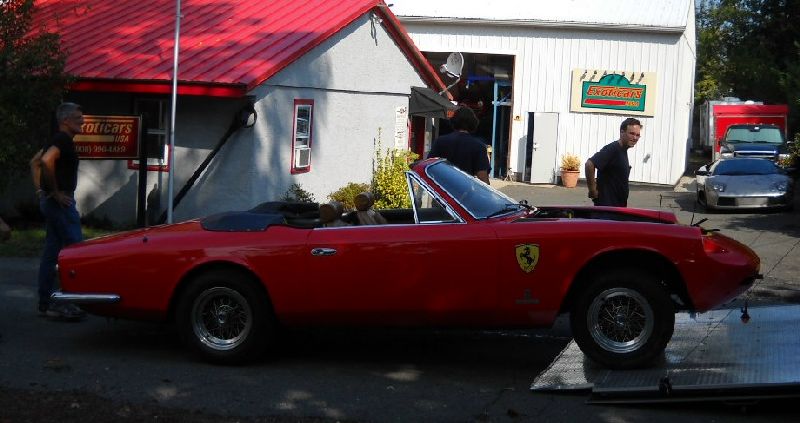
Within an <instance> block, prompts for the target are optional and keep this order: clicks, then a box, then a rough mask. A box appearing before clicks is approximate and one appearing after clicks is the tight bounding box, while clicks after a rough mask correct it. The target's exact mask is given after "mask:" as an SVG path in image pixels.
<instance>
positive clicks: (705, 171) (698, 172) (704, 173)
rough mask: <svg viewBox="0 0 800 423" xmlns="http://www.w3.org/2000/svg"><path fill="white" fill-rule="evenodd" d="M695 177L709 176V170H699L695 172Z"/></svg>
mask: <svg viewBox="0 0 800 423" xmlns="http://www.w3.org/2000/svg"><path fill="white" fill-rule="evenodd" d="M694 176H708V171H707V170H702V169H698V170H697V171H695V172H694Z"/></svg>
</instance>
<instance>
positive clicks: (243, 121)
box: [158, 103, 258, 224]
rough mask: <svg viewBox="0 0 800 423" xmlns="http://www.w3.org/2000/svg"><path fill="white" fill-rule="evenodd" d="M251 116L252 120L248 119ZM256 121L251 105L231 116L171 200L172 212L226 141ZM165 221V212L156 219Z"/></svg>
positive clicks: (256, 116) (161, 221)
mask: <svg viewBox="0 0 800 423" xmlns="http://www.w3.org/2000/svg"><path fill="white" fill-rule="evenodd" d="M251 116H252V120H251V118H250V117H251ZM257 119H258V114H257V113H256V110H255V107H254V105H253V104H252V103H249V104H247V105H245V106H244V107H242V109H240V110H239V111H238V112H236V114H235V115H234V116H233V120H232V121H231V124H230V126H229V127H228V130H227V131H225V134H224V135H223V136H222V138H221V139H220V140H219V142H218V143H217V145H216V146H215V147H214V149H213V150H211V152H210V153H208V156H206V159H205V160H203V163H200V166H198V167H197V169H196V170H195V171H194V174H193V175H192V177H191V178H189V180H187V181H186V183H185V184H184V185H183V188H181V190H180V191H179V192H178V195H176V196H175V199H173V200H172V209H173V210H174V209H175V208H176V207H178V204H180V202H181V200H182V199H183V197H185V196H186V193H188V192H189V190H190V189H191V188H192V186H193V185H194V183H195V182H196V181H197V179H198V178H200V175H201V174H203V171H205V170H206V168H207V167H208V165H209V164H210V163H211V160H213V159H214V156H216V155H217V153H219V150H220V149H222V146H224V145H225V143H227V142H228V139H230V137H231V135H233V134H234V133H235V132H236V131H238V130H239V129H241V128H250V127H252V126H253V125H255V123H256V120H257ZM166 220H167V211H166V210H165V211H164V212H163V213H161V217H160V218H159V219H158V223H159V224H162V223H164V222H166Z"/></svg>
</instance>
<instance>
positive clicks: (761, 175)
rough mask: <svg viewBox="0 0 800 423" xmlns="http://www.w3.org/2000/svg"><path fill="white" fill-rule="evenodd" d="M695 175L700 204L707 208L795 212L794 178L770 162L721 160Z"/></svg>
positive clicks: (749, 159)
mask: <svg viewBox="0 0 800 423" xmlns="http://www.w3.org/2000/svg"><path fill="white" fill-rule="evenodd" d="M695 175H696V177H697V178H696V182H697V202H698V203H700V204H702V205H703V206H705V207H706V209H759V208H784V209H791V208H792V207H793V204H794V195H793V194H794V179H793V178H791V177H790V176H789V175H788V174H787V172H786V170H785V169H783V168H781V167H780V166H778V165H777V164H776V163H775V162H773V161H771V160H768V159H760V158H732V159H720V160H717V161H716V162H714V163H711V164H709V165H705V166H702V167H700V169H698V170H697V172H695Z"/></svg>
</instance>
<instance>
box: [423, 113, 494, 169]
mask: <svg viewBox="0 0 800 423" xmlns="http://www.w3.org/2000/svg"><path fill="white" fill-rule="evenodd" d="M450 124H451V125H452V126H453V132H451V133H449V134H447V135H442V136H441V137H439V138H436V139H435V140H433V145H432V146H431V151H430V153H428V157H442V158H445V159H447V160H449V161H450V163H453V164H454V165H455V166H456V167H457V168H459V169H461V170H463V171H464V172H466V173H468V174H470V175H472V176H475V177H477V178H478V179H480V180H481V181H483V182H486V183H487V184H488V183H489V169H490V168H491V167H490V165H489V156H488V155H487V154H486V144H485V143H484V142H483V141H481V140H480V139H479V138H477V137H474V136H472V135H471V133H472V132H475V130H476V129H477V128H478V118H477V117H476V116H475V112H473V111H472V110H471V109H470V108H469V107H460V108H459V109H457V110H456V111H455V113H454V114H453V117H452V118H450Z"/></svg>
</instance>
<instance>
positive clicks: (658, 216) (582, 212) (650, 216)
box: [526, 206, 678, 224]
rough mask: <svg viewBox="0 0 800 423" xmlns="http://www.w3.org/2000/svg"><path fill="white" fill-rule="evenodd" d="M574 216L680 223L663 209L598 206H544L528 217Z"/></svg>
mask: <svg viewBox="0 0 800 423" xmlns="http://www.w3.org/2000/svg"><path fill="white" fill-rule="evenodd" d="M541 218H574V219H597V220H616V221H625V222H649V223H667V224H675V223H678V218H677V217H676V216H675V213H672V212H669V211H662V210H651V209H637V208H626V207H598V206H543V207H539V208H537V210H536V211H535V212H533V213H531V214H529V215H528V216H527V217H526V219H541Z"/></svg>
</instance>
